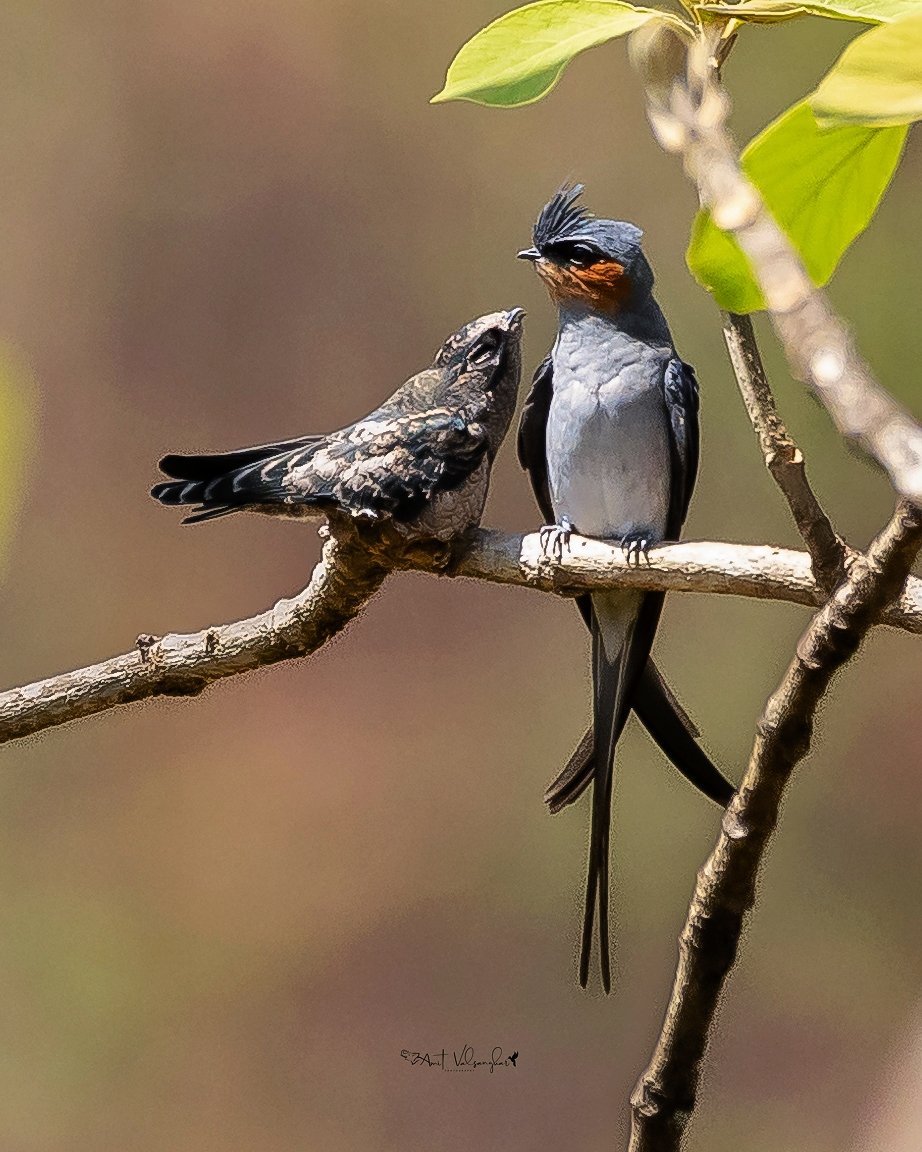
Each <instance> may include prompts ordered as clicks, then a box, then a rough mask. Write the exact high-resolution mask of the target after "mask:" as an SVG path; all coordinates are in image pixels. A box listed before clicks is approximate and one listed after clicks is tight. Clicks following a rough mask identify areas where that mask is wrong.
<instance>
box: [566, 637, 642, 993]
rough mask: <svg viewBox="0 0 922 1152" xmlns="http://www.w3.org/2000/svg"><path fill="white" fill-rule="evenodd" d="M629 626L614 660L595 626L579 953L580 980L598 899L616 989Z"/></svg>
mask: <svg viewBox="0 0 922 1152" xmlns="http://www.w3.org/2000/svg"><path fill="white" fill-rule="evenodd" d="M632 632H633V627H630V628H629V629H628V634H627V636H626V637H625V641H624V644H623V646H622V648H621V651H620V653H619V654H618V655H617V656H616V657H615V659H614V660H609V658H608V656H607V655H606V652H605V645H604V642H603V640H602V633H601V630H600V628H599V626H598V623H597V622H596V621H595V620H593V628H592V733H593V741H592V765H593V768H594V775H593V783H592V826H591V832H590V837H589V866H588V874H587V877H586V903H585V906H584V909H583V934H582V941H581V944H580V955H579V982H580V984H581V985H582V987H583V988H585V987H586V985H587V984H588V982H589V960H590V957H591V954H592V929H593V924H594V920H595V908H596V902H598V907H599V932H598V935H599V968H600V973H601V977H602V987H603V988H604V990H605V991H606V992H610V991H611V951H610V936H609V924H608V893H609V875H608V872H609V867H608V865H609V857H610V845H609V836H610V827H611V797H612V785H613V782H614V771H615V765H614V761H615V747H616V746H617V743H618V739H619V737H620V736H621V733H622V731H623V729H624V724H625V721H626V720H627V715H628V712H629V710H630V705H629V704H628V703H627V701H626V699H625V696H626V689H627V688H628V687H629V684H628V681H629V679H630V668H629V663H630V651H631V633H632Z"/></svg>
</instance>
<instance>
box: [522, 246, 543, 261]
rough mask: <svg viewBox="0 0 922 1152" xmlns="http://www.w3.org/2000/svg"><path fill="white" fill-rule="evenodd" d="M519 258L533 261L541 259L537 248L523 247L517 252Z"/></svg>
mask: <svg viewBox="0 0 922 1152" xmlns="http://www.w3.org/2000/svg"><path fill="white" fill-rule="evenodd" d="M518 258H519V260H531V261H532V263H534V262H535V261H537V260H540V259H541V253H540V252H539V251H538V249H537V248H523V249H522V251H521V252H519V254H518Z"/></svg>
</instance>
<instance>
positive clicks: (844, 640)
mask: <svg viewBox="0 0 922 1152" xmlns="http://www.w3.org/2000/svg"><path fill="white" fill-rule="evenodd" d="M920 546H922V513H920V512H918V511H917V510H916V509H914V508H913V507H912V506H910V505H909V504H902V505H901V506H900V507H899V508H898V509H897V512H896V514H895V515H894V517H893V519H892V520H891V521H890V523H889V524H888V525H887V526H886V528H884V530H883V531H882V532H881V533H880V535H879V536H878V537H877V539H876V540H874V542H873V543H872V545H871V547H870V549H869V551H868V553H867V555H863V556H858V557H856V558H855V559H854V560H853V562H852V563H851V565H850V567H849V572H848V576H847V578H846V580H845V583H844V584H842V585H841V587H840V588H839V589H838V590H837V591H836V593H835V594H834V595H833V597H832V599H830V600H829V601H828V603H826V604H825V605H824V606H823V608H821V609H820V611H819V612H818V613H817V614H816V616H815V617H814V618H813V620H812V621H811V624H810V627H809V628H808V629H807V631H806V633H805V634H804V636H803V638H802V639H801V641H800V643H799V644H798V646H797V653H796V655H795V657H794V659H793V660H792V662H791V664H790V666H789V668H788V670H787V672H786V674H785V676H784V679H783V680H782V681H781V684H780V686H779V687H778V689H777V691H776V692H775V693H774V695H773V696H772V697H771V698H770V699H769V701H768V704H767V705H766V707H765V711H764V712H763V714H762V717H761V719H760V720H759V724H758V729H757V736H756V741H755V744H754V746H753V749H752V753H751V755H750V758H749V766H748V768H747V769H746V773H745V775H744V777H743V781H742V783H741V785H740V788H739V791H738V793H737V794H736V796H735V797H734V798H733V800H732V801H731V802H730V807H729V808H728V809H727V812H726V814H725V815H724V819H723V822H722V827H721V833H720V838H719V840H718V842H717V846H716V848H715V849H714V851H713V852H712V853H711V855H710V857H709V858H708V860H707V862H706V863H705V865H704V867H703V868H702V869H701V871H700V872H699V873H698V880H697V884H696V886H695V892H694V895H693V897H692V901H691V905H690V907H689V910H688V917H687V919H686V921H685V927H684V928H683V929H682V933H681V935H680V937H679V963H678V967H677V969H676V974H675V982H674V984H673V988H672V995H671V997H670V1001H669V1006H668V1008H667V1010H666V1018H665V1021H664V1023H663V1029H662V1032H661V1034H660V1038H659V1040H658V1042H657V1045H656V1049H655V1051H654V1053H653V1058H652V1060H651V1062H650V1064H649V1066H648V1068H647V1070H646V1071H645V1072H644V1074H643V1076H642V1077H641V1078H640V1081H639V1083H638V1085H637V1087H636V1089H635V1090H634V1093H633V1095H632V1097H631V1108H632V1125H631V1140H630V1145H629V1152H677V1150H678V1149H679V1148H680V1146H681V1142H682V1136H683V1133H684V1130H685V1126H686V1124H687V1122H688V1120H689V1118H690V1116H691V1113H692V1111H693V1109H694V1107H695V1100H696V1094H697V1089H698V1080H699V1075H700V1067H701V1061H702V1059H703V1056H704V1052H705V1049H706V1046H707V1039H708V1035H709V1033H710V1029H711V1025H712V1023H713V1021H714V1014H715V1012H716V1009H717V1004H718V1001H719V999H720V994H721V991H722V990H723V986H724V982H725V980H726V977H727V974H728V973H729V971H730V968H731V967H732V966H733V963H734V962H735V960H736V952H737V948H738V945H739V941H740V936H741V934H742V930H743V923H744V920H745V917H746V915H747V913H748V912H749V911H750V910H751V909H752V906H753V903H754V901H755V893H756V880H757V878H758V874H759V869H760V867H761V864H762V860H763V858H764V855H765V850H766V848H767V846H768V842H769V840H770V839H771V835H772V833H773V832H774V829H775V825H776V824H777V822H778V812H779V808H780V805H781V799H782V795H783V793H784V789H785V786H786V785H787V783H788V781H789V779H790V777H791V773H792V772H793V770H794V768H795V766H796V765H797V764H798V763H799V761H800V760H802V759H803V758H804V756H806V754H807V752H808V751H809V749H810V739H811V736H812V732H813V718H814V716H815V714H816V709H817V706H818V704H819V702H820V700H821V699H822V697H823V694H824V693H825V691H826V689H827V688H828V687H829V683H830V681H831V680H832V677H833V676H834V674H835V673H836V671H837V670H838V669H839V668H840V667H841V666H842V665H843V664H845V663H846V661H848V660H849V659H851V657H852V656H853V655H854V654H855V652H856V651H857V650H858V647H859V646H860V644H861V642H862V640H863V638H864V636H865V635H866V634H867V632H868V630H869V629H870V628H871V626H872V625H873V624H874V623H875V622H876V621H877V619H878V618H879V616H880V614H881V613H882V611H883V609H884V608H885V606H886V605H887V604H888V603H889V602H890V601H891V600H892V599H893V598H894V597H895V596H896V595H897V594H898V593H899V590H900V587H901V585H902V584H903V581H904V580H905V579H906V576H907V573H908V572H909V568H910V565H911V564H912V562H913V560H914V559H915V556H916V554H917V553H918V551H919V548H920Z"/></svg>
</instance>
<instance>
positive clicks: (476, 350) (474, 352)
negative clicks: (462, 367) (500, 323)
mask: <svg viewBox="0 0 922 1152" xmlns="http://www.w3.org/2000/svg"><path fill="white" fill-rule="evenodd" d="M499 341H500V338H499V333H498V332H496V331H494V330H493V329H491V330H490V331H489V332H484V334H483V335H482V336H481V337H480V339H479V340H478V341H477V342H476V344H475V345H474V346H473V348H471V350H470V352H468V354H467V359H468V363H469V364H486V363H487V361H488V360H490V359H492V358H493V356H495V355H496V350H497V349H498V348H499Z"/></svg>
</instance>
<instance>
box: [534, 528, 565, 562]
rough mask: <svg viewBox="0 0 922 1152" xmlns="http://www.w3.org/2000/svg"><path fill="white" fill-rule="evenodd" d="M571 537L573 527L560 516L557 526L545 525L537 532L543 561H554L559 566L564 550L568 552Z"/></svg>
mask: <svg viewBox="0 0 922 1152" xmlns="http://www.w3.org/2000/svg"><path fill="white" fill-rule="evenodd" d="M572 535H573V525H572V524H571V523H570V521H569V520H568V519H567V518H566V516H562V517H561V519H560V523H559V524H545V525H544V527H543V528H541V529H539V531H538V539H539V540H540V541H541V551H542V553H543V554H544V557H545V559H554V560H556V561H557V563H558V564H559V563H560V561H561V560H563V553H564V549H566V550H567V551H568V552H569V551H570V537H571V536H572Z"/></svg>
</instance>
